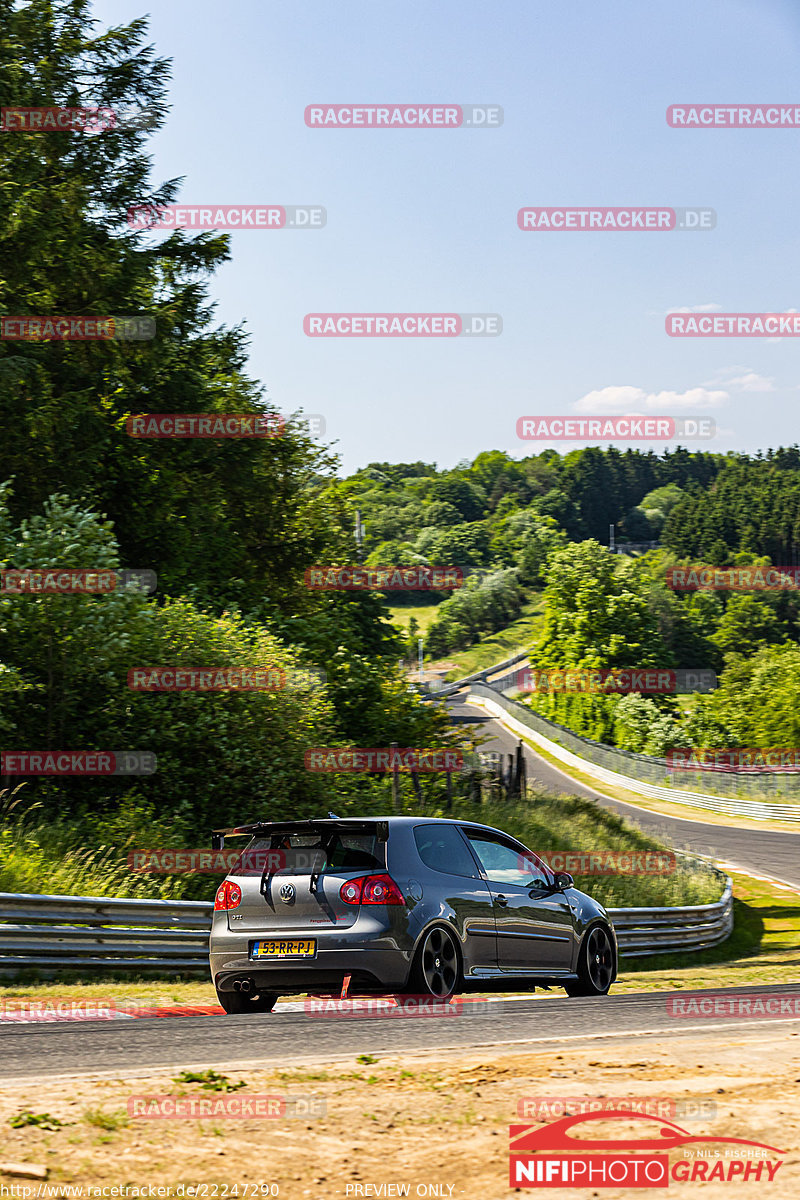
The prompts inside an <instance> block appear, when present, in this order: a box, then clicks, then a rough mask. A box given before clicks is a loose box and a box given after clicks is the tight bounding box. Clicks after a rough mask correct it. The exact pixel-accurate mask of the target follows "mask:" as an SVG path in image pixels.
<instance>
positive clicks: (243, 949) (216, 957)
mask: <svg viewBox="0 0 800 1200" xmlns="http://www.w3.org/2000/svg"><path fill="white" fill-rule="evenodd" d="M253 936H254V935H252V934H251V935H249V936H245V935H243V934H239V933H238V932H237V933H236V934H232V933H230V932H229V931H221V932H220V933H219V934H217V935H216V936H215V934H214V933H213V932H212V935H211V944H210V952H209V962H210V966H211V975H212V978H213V980H214V983H215V985H216V987H217V988H218V989H219V990H220V991H221V992H226V991H232V990H233V985H234V983H235V982H236V981H237V980H242V979H250V980H252V981H253V982H254V983H255V984H256V985H257V986H258V987H260V988H263V989H265V990H269V991H277V992H287V991H294V992H309V991H311V992H313V991H317V990H329V989H333V988H335V989H336V990H337V991H338V990H339V989H340V988H341V986H342V982H343V980H344V978H345V976H346V975H350V976H351V977H352V981H351V988H350V990H351V991H354V992H355V991H386V990H387V989H388V990H392V989H401V988H403V987H404V986H405V985H406V983H407V981H408V976H409V972H410V970H411V960H412V956H413V945H412V944H410V943H409V945H408V946H407V947H402V946H400V945H399V944H398V941H397V939H396V938H395V937H393V936H392V935H391V934H386V935H384V936H383V937H381V938H378V939H375V940H374V941H373V944H372V945H370V946H369V947H366V948H365V947H364V940H363V933H351V934H349V935H348V933H347V932H344V931H342V932H340V933H338V934H337V935H336V936H335V938H334V937H326V936H325V935H322V936H318V940H317V953H316V956H315V957H314V958H311V959H299V958H297V959H291V958H289V959H286V958H285V959H277V960H273V961H266V960H264V959H255V960H254V959H251V958H250V942H251V941H252V940H253ZM261 936H262V937H263V936H264V935H263V934H262V935H261ZM332 942H335V945H331V943H332ZM326 943H327V944H326Z"/></svg>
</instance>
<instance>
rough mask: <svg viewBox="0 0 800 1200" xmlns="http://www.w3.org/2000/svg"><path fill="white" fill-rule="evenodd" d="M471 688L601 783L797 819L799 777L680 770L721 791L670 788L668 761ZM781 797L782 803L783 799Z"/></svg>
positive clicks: (492, 690)
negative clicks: (590, 735) (589, 735)
mask: <svg viewBox="0 0 800 1200" xmlns="http://www.w3.org/2000/svg"><path fill="white" fill-rule="evenodd" d="M500 682H502V681H500ZM471 691H472V693H473V694H474V695H475V696H476V697H477V699H478V700H479V701H480V702H481V704H483V705H484V706H485V705H487V703H488V705H489V706H492V707H494V708H495V709H496V710H497V712H496V713H495V714H493V715H496V716H497V717H498V719H500V720H503V721H504V722H505V723H506V724H507V725H508V726H509V727H510V728H512V729H513V730H514V732H516V733H518V734H523V735H524V736H525V737H528V738H530V739H531V741H533V742H535V743H537V744H538V745H540V746H541V747H542V749H543V750H546V751H547V752H548V754H552V755H553V757H554V758H557V759H559V761H560V762H563V763H565V764H566V765H567V766H568V767H572V768H573V769H577V770H579V771H583V772H584V773H585V774H587V775H590V776H591V777H592V778H594V779H598V780H600V781H601V782H603V783H610V784H613V785H614V786H616V787H622V788H625V789H627V791H629V792H635V793H636V794H638V795H640V796H649V797H651V798H653V799H658V800H669V801H672V802H673V803H677V804H685V805H688V806H689V807H690V808H700V809H705V810H706V811H708V812H717V813H724V814H727V815H729V816H741V817H753V818H754V819H756V820H772V821H800V795H799V794H798V793H799V792H800V775H797V774H796V775H784V774H780V773H778V772H772V773H770V772H764V773H763V774H761V773H759V774H758V775H755V776H749V777H748V776H746V775H745V774H744V773H743V772H733V773H731V774H730V775H727V776H725V775H721V774H718V773H717V772H711V771H696V772H689V771H681V772H680V775H681V779H682V781H684V782H686V783H689V784H691V783H695V782H697V783H702V784H704V785H705V786H706V787H716V788H718V789H719V790H718V791H717V792H707V791H689V790H688V789H685V788H678V787H673V786H669V783H670V771H669V765H668V763H667V762H666V760H665V759H663V758H653V757H651V756H649V755H647V754H634V753H633V752H632V751H630V750H619V749H617V748H616V747H615V746H606V745H604V744H603V743H602V742H593V741H592V740H591V739H590V738H587V737H583V736H582V735H581V734H578V733H573V732H572V730H571V729H567V728H565V726H563V725H557V724H556V722H555V721H551V720H549V719H548V718H547V717H543V716H540V714H539V713H536V712H534V711H533V710H532V709H530V708H528V707H527V706H526V705H524V704H519V703H518V702H517V701H516V700H511V699H510V698H509V697H508V696H506V695H505V694H504V693H503V692H502V691H499V690H498V689H497V688H496V687H494V686H493V685H492V684H487V683H475V684H472V685H471ZM490 711H491V708H490ZM673 775H674V772H673ZM766 790H770V791H771V792H772V797H770V798H767V797H765V796H764V794H763V793H764V792H765V791H766ZM725 792H727V795H726V794H725ZM742 792H744V793H747V792H750V796H747V795H742V794H741V793H742ZM792 792H794V795H792ZM754 793H755V794H754ZM759 793H760V795H759ZM782 796H783V797H785V801H784V800H782V799H781V797H782ZM751 797H752V798H751ZM756 797H758V798H756Z"/></svg>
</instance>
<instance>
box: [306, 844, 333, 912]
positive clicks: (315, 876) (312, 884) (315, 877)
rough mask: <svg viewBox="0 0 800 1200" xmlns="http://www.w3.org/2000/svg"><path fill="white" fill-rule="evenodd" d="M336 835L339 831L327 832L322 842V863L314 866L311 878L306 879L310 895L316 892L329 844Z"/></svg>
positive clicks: (329, 849) (325, 862) (328, 853)
mask: <svg viewBox="0 0 800 1200" xmlns="http://www.w3.org/2000/svg"><path fill="white" fill-rule="evenodd" d="M338 836H339V833H338V830H337V831H336V832H335V833H331V834H329V835H328V837H327V839H326V840H325V841H324V842H323V843H322V851H323V855H324V857H323V859H322V865H321V866H320V867H316V868H315V869H314V870H313V871H312V872H311V878H310V880H309V881H308V890H309V891H310V892H311V895H312V896H315V895H316V894H317V884H318V883H319V877H320V875H321V874H322V872H323V871H324V870H325V868H326V866H327V865H328V857H329V855H330V852H331V846H332V845H333V843H334V842H335V841H336V838H337V837H338Z"/></svg>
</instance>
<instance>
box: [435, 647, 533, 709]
mask: <svg viewBox="0 0 800 1200" xmlns="http://www.w3.org/2000/svg"><path fill="white" fill-rule="evenodd" d="M529 654H530V651H529V650H522V651H520V652H519V653H517V654H512V655H511V657H510V658H504V659H503V661H502V662H499V663H493V664H492V666H491V667H483V668H482V669H481V670H480V671H473V672H472V674H471V675H465V676H464V678H463V679H453V680H452V681H451V682H450V683H446V684H445V685H444V687H443V688H440V689H439V691H438V692H429V693H428V694H427V695H426V696H425V699H426V700H441V699H442V698H443V697H445V696H451V695H452V694H453V692H457V691H458V690H459V689H460V688H462V687H464V685H465V684H467V683H473V682H476V681H478V680H483V681H486V678H487V676H489V675H494V674H496V673H497V672H498V671H504V670H505V669H506V667H513V666H514V664H515V663H518V662H522V660H523V659H524V658H527V657H528V655H529Z"/></svg>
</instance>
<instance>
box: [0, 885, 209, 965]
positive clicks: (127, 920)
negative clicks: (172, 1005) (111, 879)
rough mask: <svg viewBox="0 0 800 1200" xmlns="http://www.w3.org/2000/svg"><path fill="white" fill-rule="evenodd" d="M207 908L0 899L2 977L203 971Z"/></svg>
mask: <svg viewBox="0 0 800 1200" xmlns="http://www.w3.org/2000/svg"><path fill="white" fill-rule="evenodd" d="M213 907H214V906H213V904H212V903H210V902H208V901H204V900H181V901H172V900H117V899H113V898H111V897H108V896H35V895H25V894H17V893H14V892H0V974H4V975H5V974H9V973H16V972H18V971H19V970H20V969H23V968H25V969H30V968H42V969H44V970H45V971H47V973H48V974H57V972H58V969H59V968H60V969H61V970H64V971H72V970H75V969H82V968H85V967H99V968H104V969H106V970H113V971H124V970H142V971H152V970H162V969H163V968H165V967H169V968H172V969H173V970H180V971H200V970H202V971H208V934H209V930H210V928H211V913H212V912H213Z"/></svg>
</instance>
